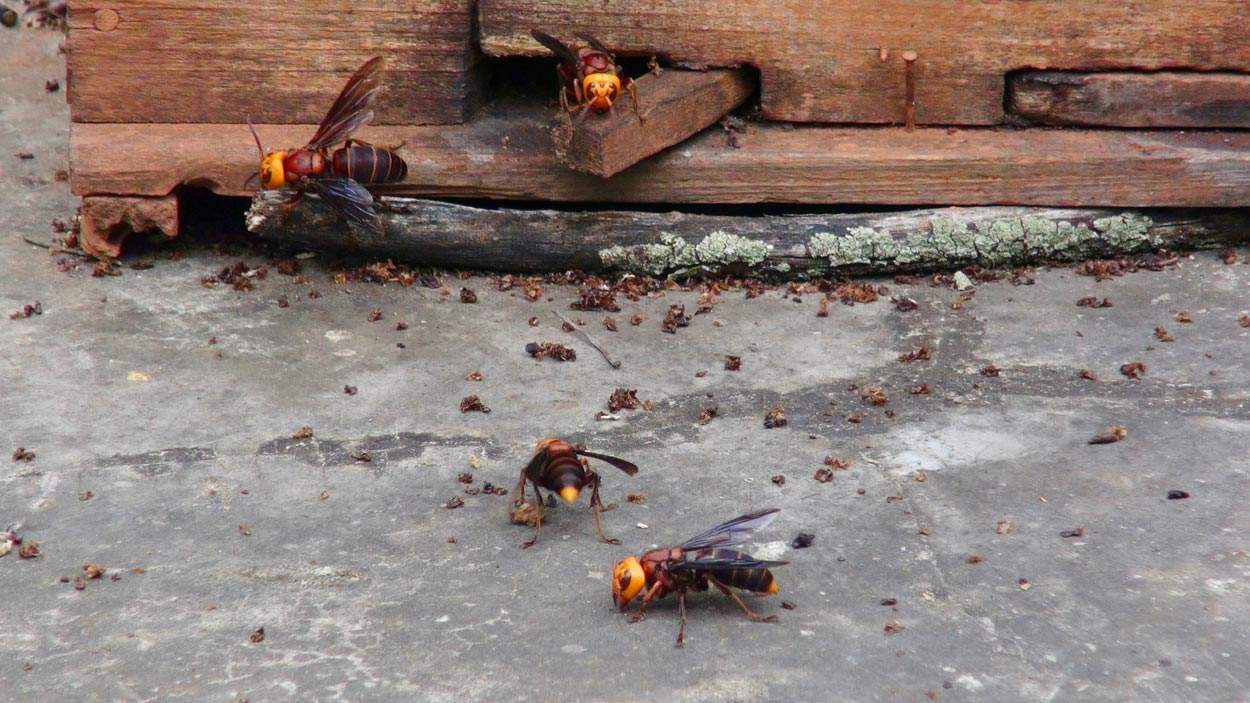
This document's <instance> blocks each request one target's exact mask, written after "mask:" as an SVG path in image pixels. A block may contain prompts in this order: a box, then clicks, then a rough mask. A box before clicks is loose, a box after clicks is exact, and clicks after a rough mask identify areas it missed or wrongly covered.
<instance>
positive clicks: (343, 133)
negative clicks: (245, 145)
mask: <svg viewBox="0 0 1250 703" xmlns="http://www.w3.org/2000/svg"><path fill="white" fill-rule="evenodd" d="M382 64H383V59H382V57H381V56H375V57H373V58H372V59H369V60H368V61H366V62H364V63H363V64H362V65H361V66H360V68H358V69H356V73H354V74H352V77H351V78H349V79H348V80H347V85H345V86H343V92H341V93H339V97H338V99H337V100H335V101H334V104H333V105H331V106H330V111H329V112H327V113H326V116H325V118H324V119H322V120H321V126H319V127H318V128H317V132H316V133H315V134H313V137H312V139H311V140H309V142H308V143H307V144H305V145H304V146H302V147H299V148H298V149H291V150H287V151H274V152H271V153H269V154H266V153H265V149H264V147H262V146H261V144H260V137H259V136H258V135H257V134H256V129H255V128H254V127H252V121H251V119H250V118H249V119H248V121H247V126H248V129H251V130H252V137H253V138H255V139H256V148H257V149H258V150H259V151H260V168H259V169H258V170H257V172H256V173H254V174H252V175H251V177H249V178H248V179H247V182H250V181H251V180H252V179H253V178H257V177H259V178H260V186H261V188H263V189H265V190H274V189H276V188H282V187H289V188H293V189H294V190H295V196H294V197H292V198H291V199H290V200H288V201H287V203H286V206H285V208H284V209H283V213H284V214H285V213H286V212H289V211H290V209H291V208H292V207H294V205H295V203H297V202H299V200H300V198H302V197H304V193H305V192H307V191H312V192H313V193H316V194H317V195H319V196H321V198H322V199H323V200H325V201H326V203H328V204H329V205H330V207H332V208H334V210H335V212H337V213H339V214H340V215H342V216H343V217H344V218H345V219H346V220H347V221H349V222H353V223H355V224H358V225H363V226H366V227H369V228H372V229H377V228H378V227H379V226H380V224H381V221H380V218H379V217H378V213H377V210H375V209H374V206H373V195H372V194H370V193H369V191H368V190H366V189H365V188H364V186H363V185H361V184H368V185H373V184H379V183H394V182H396V181H401V180H403V179H404V177H405V176H407V175H408V164H406V163H404V160H403V159H402V158H400V156H399V154H397V153H395V149H398V148H399V147H392V148H384V147H379V146H373V145H372V144H366V143H365V142H362V141H360V140H358V139H357V140H353V139H351V138H350V137H351V135H352V133H353V132H355V131H356V130H357V129H359V128H360V127H362V126H363V125H364V124H365V123H367V122H368V121H369V120H370V119H372V118H373V111H372V110H370V109H369V104H370V103H371V102H373V98H374V96H375V95H377V93H378V90H379V88H380V86H379V80H380V79H381V76H382ZM339 142H344V145H343V147H342V148H339V149H337V150H335V151H334V153H330V148H331V147H333V146H334V145H335V144H337V143H339ZM400 146H402V145H400ZM247 182H245V183H244V185H246V184H247Z"/></svg>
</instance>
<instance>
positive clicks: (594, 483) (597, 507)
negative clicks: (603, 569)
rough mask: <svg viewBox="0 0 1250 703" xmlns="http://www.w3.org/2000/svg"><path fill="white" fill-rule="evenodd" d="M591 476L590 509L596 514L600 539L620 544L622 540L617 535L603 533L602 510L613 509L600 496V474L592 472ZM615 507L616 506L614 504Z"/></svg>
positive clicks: (596, 529) (596, 527) (596, 525)
mask: <svg viewBox="0 0 1250 703" xmlns="http://www.w3.org/2000/svg"><path fill="white" fill-rule="evenodd" d="M590 476H591V478H590V485H591V489H590V510H591V512H593V513H594V514H595V531H596V532H598V533H599V539H601V540H603V542H604V543H605V544H620V543H621V541H620V540H619V539H616V538H615V537H608V536H607V535H605V534H603V525H602V524H600V522H599V513H600V511H607V510H611V508H607V507H605V506H604V505H603V501H602V500H601V499H600V498H599V474H596V473H591V475H590ZM612 507H613V508H615V507H616V506H615V505H613V506H612Z"/></svg>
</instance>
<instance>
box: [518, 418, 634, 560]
mask: <svg viewBox="0 0 1250 703" xmlns="http://www.w3.org/2000/svg"><path fill="white" fill-rule="evenodd" d="M579 455H580V456H579ZM583 456H587V457H590V458H592V459H598V460H599V461H603V462H607V463H609V464H611V465H612V466H615V467H616V468H618V469H620V470H621V471H624V472H625V473H627V474H629V475H630V476H633V475H634V474H636V473H638V467H637V466H635V465H634V464H632V463H631V462H628V461H625V460H624V459H617V458H616V457H614V456H607V455H606V454H597V453H595V452H588V451H586V449H585V448H583V447H582V446H581V445H576V446H575V445H572V444H569V443H568V442H565V441H564V440H562V439H556V438H554V437H548V438H547V439H544V440H543V441H541V442H539V443H538V446H537V447H535V449H534V458H533V459H531V460H530V463H529V464H527V465H526V467H525V468H524V469H522V470H521V480H520V481H518V482H517V487H516V488H515V489H514V490H515V491H516V494H517V498H516V501H515V502H514V505H515V506H516V507H515V509H514V510H513V515H512V519H513V522H531V521H532V522H533V525H534V537H533V539H531V540H530V541H528V542H526V543H524V544H522V545H521V547H522V548H528V547H532V546H534V544H535V543H536V542H538V533H539V532H541V531H542V527H543V513H542V506H543V496H542V493H539V491H538V489H539V487H542V488H546V489H547V490H549V491H552V492H553V493H558V494H560V497H561V498H563V499H564V500H565V502H567V503H569V504H570V505H571V504H572V503H573V502H574V501H576V500H577V496H578V495H579V494H580V493H581V491H582V489H583V488H586V487H587V486H589V487H590V509H591V511H593V512H594V514H595V530H596V531H598V533H599V538H600V539H602V540H603V541H604V542H607V543H608V544H620V543H621V541H620V540H619V539H609V538H608V537H606V536H604V534H603V527H602V526H601V525H600V524H599V513H600V512H601V511H608V510H611V509H612V508H614V507H616V506H615V505H609V506H605V505H604V504H603V501H602V500H600V499H599V474H597V473H595V472H594V471H591V470H590V468H588V466H587V463H586V460H584V459H582V458H581V457H583ZM527 482H528V483H532V484H534V495H535V496H537V497H538V502H536V503H534V504H533V506H532V507H531V506H529V505H527V504H526V503H525V490H526V483H527ZM523 511H525V512H528V513H530V516H529V519H526V520H518V518H517V516H518V514H521V513H522V512H523Z"/></svg>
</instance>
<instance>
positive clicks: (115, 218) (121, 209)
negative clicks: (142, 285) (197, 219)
mask: <svg viewBox="0 0 1250 703" xmlns="http://www.w3.org/2000/svg"><path fill="white" fill-rule="evenodd" d="M80 223H81V231H80V232H79V235H78V241H79V242H80V243H81V245H82V248H83V249H84V250H86V251H87V252H88V253H89V254H94V255H96V256H101V257H106V258H116V257H118V256H121V253H122V242H124V241H125V240H126V238H127V237H128V236H130V235H131V234H134V233H135V232H160V233H162V234H164V235H165V236H167V237H170V238H173V237H176V236H178V197H177V196H176V195H166V196H162V197H122V196H111V195H104V196H91V197H86V198H83V199H82V219H81V221H80Z"/></svg>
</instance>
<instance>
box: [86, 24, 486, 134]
mask: <svg viewBox="0 0 1250 703" xmlns="http://www.w3.org/2000/svg"><path fill="white" fill-rule="evenodd" d="M69 6H70V11H69V41H68V59H67V61H68V71H69V76H70V80H69V100H70V105H71V117H72V119H73V120H74V121H76V122H140V123H148V122H177V123H181V122H220V123H238V122H242V121H243V117H244V116H245V115H249V114H250V115H251V117H252V120H253V121H256V122H269V123H304V124H309V123H311V124H316V123H318V122H320V121H321V118H322V116H323V115H324V114H325V112H326V110H328V109H329V107H330V104H331V103H332V102H333V101H334V98H335V96H336V95H338V93H339V91H340V90H341V89H342V87H343V84H344V83H345V82H346V81H347V78H348V77H349V76H350V75H351V74H352V72H353V71H354V70H355V69H356V68H357V67H358V66H359V65H360V64H361V63H363V62H364V61H365V60H366V59H369V58H370V57H373V56H378V55H381V56H385V57H387V60H388V66H387V69H388V70H387V74H386V76H385V78H384V79H383V85H384V89H383V92H382V94H381V95H380V96H379V97H378V100H377V101H376V102H375V107H374V112H375V113H376V114H375V117H374V122H375V123H377V124H451V123H459V122H463V121H464V120H465V119H466V118H467V117H468V116H469V115H470V114H472V112H473V111H474V110H476V109H477V108H478V107H479V106H480V104H481V102H482V99H483V86H482V81H483V77H482V75H481V71H479V70H478V58H479V57H478V54H477V53H476V52H475V50H474V48H473V36H472V26H473V13H472V8H473V2H472V0H415V1H413V0H405V1H401V0H371V1H370V2H367V3H361V2H354V1H351V0H326V1H324V2H318V3H311V2H278V1H277V0H249V2H233V1H229V0H196V1H195V2H168V1H164V2H158V1H157V0H71V2H70V5H69Z"/></svg>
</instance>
